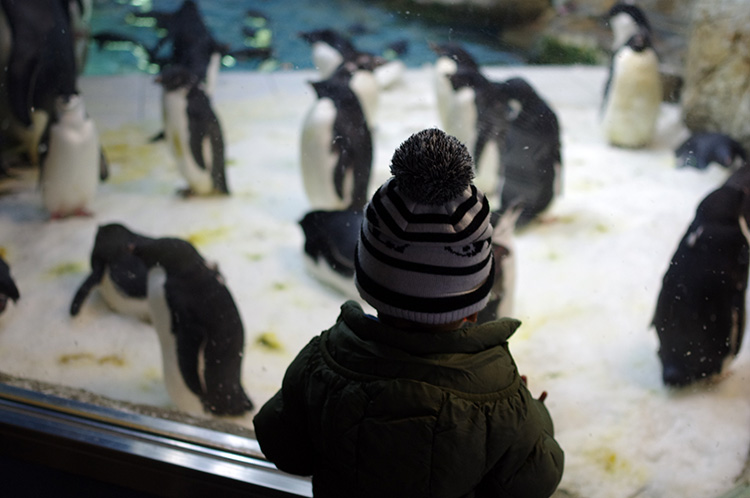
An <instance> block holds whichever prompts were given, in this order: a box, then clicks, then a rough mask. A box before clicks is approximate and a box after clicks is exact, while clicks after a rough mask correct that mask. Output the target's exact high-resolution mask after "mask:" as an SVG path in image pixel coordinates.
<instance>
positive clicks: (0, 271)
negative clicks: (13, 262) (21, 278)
mask: <svg viewBox="0 0 750 498" xmlns="http://www.w3.org/2000/svg"><path fill="white" fill-rule="evenodd" d="M20 298H21V294H20V293H19V292H18V287H16V283H15V282H14V281H13V277H12V276H11V274H10V266H8V263H6V262H5V260H4V259H3V258H2V257H0V314H2V313H3V312H4V311H5V308H7V307H8V301H9V300H12V301H13V302H14V303H15V302H17V301H18V300H19V299H20Z"/></svg>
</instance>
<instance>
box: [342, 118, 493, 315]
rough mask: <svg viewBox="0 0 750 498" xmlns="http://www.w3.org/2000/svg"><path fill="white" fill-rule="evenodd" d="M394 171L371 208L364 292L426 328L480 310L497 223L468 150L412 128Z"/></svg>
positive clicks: (359, 261)
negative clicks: (475, 182)
mask: <svg viewBox="0 0 750 498" xmlns="http://www.w3.org/2000/svg"><path fill="white" fill-rule="evenodd" d="M391 173H392V174H393V177H392V178H390V179H389V180H388V181H386V182H385V183H384V184H383V185H382V186H381V187H380V188H379V189H378V190H377V192H375V194H374V195H373V197H372V199H371V200H370V203H369V204H368V205H367V207H366V211H365V216H364V221H363V223H362V231H361V233H360V238H359V242H358V244H357V252H356V257H355V271H356V274H355V282H356V284H357V289H358V290H359V293H360V295H361V296H362V298H363V299H364V300H365V301H367V302H368V303H370V304H371V305H372V306H373V307H374V308H375V309H376V310H377V311H378V314H381V315H387V316H389V317H394V318H397V319H402V320H406V321H410V322H416V323H418V324H425V325H443V324H448V323H451V322H456V321H458V320H461V319H463V318H465V317H468V316H471V315H473V314H474V313H476V312H478V311H480V310H481V309H482V308H484V307H485V305H486V304H487V300H488V297H489V292H490V288H491V287H492V276H493V272H494V266H493V260H492V250H491V246H490V242H491V237H492V226H491V225H490V208H489V203H488V202H487V199H486V198H485V197H484V194H482V192H481V191H480V190H479V189H477V188H476V187H475V186H474V185H472V184H471V180H472V179H473V177H474V169H473V166H472V158H471V155H470V154H469V152H468V151H467V149H466V147H465V146H464V145H463V144H462V143H461V142H459V141H458V140H457V139H456V138H454V137H452V136H450V135H447V134H445V133H444V132H442V131H440V130H438V129H428V130H424V131H421V132H419V133H415V134H414V135H412V136H411V137H409V139H408V140H406V141H405V142H404V143H403V144H401V146H400V147H399V148H398V149H397V150H396V152H395V153H394V155H393V159H392V160H391Z"/></svg>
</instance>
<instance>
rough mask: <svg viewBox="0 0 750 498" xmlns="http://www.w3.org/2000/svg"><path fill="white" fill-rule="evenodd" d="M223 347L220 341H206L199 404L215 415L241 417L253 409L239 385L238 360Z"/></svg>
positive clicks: (238, 356)
mask: <svg viewBox="0 0 750 498" xmlns="http://www.w3.org/2000/svg"><path fill="white" fill-rule="evenodd" d="M226 346H227V343H224V344H222V341H206V344H205V347H204V351H203V355H204V358H205V373H204V379H205V385H206V390H205V393H204V398H203V404H204V406H205V407H206V408H207V409H208V410H209V411H210V412H211V413H213V414H215V415H242V414H243V413H245V412H247V411H250V410H252V409H253V407H254V405H253V402H252V401H250V398H249V397H248V396H247V394H246V393H245V391H244V389H243V388H242V384H241V383H240V375H241V369H242V356H241V355H240V354H232V355H229V354H227V348H226ZM240 349H241V348H240Z"/></svg>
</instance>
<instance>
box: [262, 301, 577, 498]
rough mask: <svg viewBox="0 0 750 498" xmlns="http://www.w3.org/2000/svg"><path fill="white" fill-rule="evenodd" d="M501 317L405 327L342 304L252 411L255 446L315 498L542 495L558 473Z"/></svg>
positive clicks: (557, 459) (509, 322)
mask: <svg viewBox="0 0 750 498" xmlns="http://www.w3.org/2000/svg"><path fill="white" fill-rule="evenodd" d="M519 324H520V322H518V321H517V320H513V319H509V318H506V319H503V320H499V321H496V322H490V323H486V324H484V325H480V326H472V325H467V326H464V327H462V328H460V329H458V330H455V331H451V332H429V333H427V332H407V331H403V330H399V329H395V328H392V327H389V326H387V325H384V324H382V323H381V322H379V321H378V320H377V319H375V318H373V317H371V316H368V315H366V314H365V313H364V312H363V311H362V308H361V307H360V306H359V305H358V304H357V303H355V302H353V301H349V302H347V303H345V304H344V305H343V306H342V307H341V315H340V316H339V319H338V321H337V323H336V325H334V326H333V327H332V328H331V329H329V330H327V331H326V332H323V333H322V334H321V335H320V336H318V337H315V338H313V339H312V340H311V341H310V343H309V344H308V345H307V346H305V348H304V349H302V351H301V352H300V353H299V355H298V356H297V357H296V358H295V360H294V361H293V362H292V363H291V365H290V366H289V368H288V369H287V372H286V375H285V376H284V381H283V384H282V387H281V390H280V391H279V392H278V393H277V394H276V395H275V396H274V397H273V398H271V399H270V400H269V401H268V403H266V404H265V405H264V406H263V407H262V408H261V410H260V412H259V413H258V414H257V415H256V417H255V419H254V423H255V431H256V436H257V438H258V442H259V444H260V447H261V449H262V450H263V453H264V454H265V455H266V457H267V458H268V459H269V460H271V461H272V462H274V463H275V464H276V466H277V467H278V468H280V469H282V470H284V471H287V472H290V473H293V474H300V475H312V476H313V493H314V495H315V496H316V497H342V498H343V497H346V498H367V497H373V498H374V497H377V498H386V497H388V498H393V497H405V498H406V497H408V498H419V497H477V498H478V497H493V498H497V497H518V498H534V497H546V496H549V495H551V494H552V492H553V491H554V490H555V488H556V487H557V484H558V483H559V482H560V478H561V477H562V472H563V451H562V449H561V448H560V446H558V444H557V442H556V441H555V439H554V438H553V428H552V419H551V418H550V416H549V413H548V412H547V409H546V408H545V406H544V405H543V404H542V403H541V402H540V401H538V400H536V399H534V398H533V397H532V396H531V394H530V393H529V391H528V389H526V386H525V385H524V383H523V382H522V381H521V377H520V375H519V373H518V370H517V369H516V365H515V363H514V362H513V358H512V357H511V355H510V352H509V350H508V344H507V340H508V338H509V337H510V336H511V335H512V334H513V332H514V331H515V330H516V328H518V326H519Z"/></svg>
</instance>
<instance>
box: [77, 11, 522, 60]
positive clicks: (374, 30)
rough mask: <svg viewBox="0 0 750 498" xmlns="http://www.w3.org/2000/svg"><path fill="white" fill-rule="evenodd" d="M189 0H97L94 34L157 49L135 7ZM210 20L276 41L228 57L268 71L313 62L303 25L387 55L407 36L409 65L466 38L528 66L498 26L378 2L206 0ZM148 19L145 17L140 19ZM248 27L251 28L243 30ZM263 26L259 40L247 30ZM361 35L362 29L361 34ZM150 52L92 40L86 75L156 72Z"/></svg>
mask: <svg viewBox="0 0 750 498" xmlns="http://www.w3.org/2000/svg"><path fill="white" fill-rule="evenodd" d="M182 1H183V0H96V1H95V2H94V15H93V18H92V32H93V33H98V32H102V31H109V32H115V33H119V34H122V35H127V36H130V37H133V38H135V39H137V40H139V41H141V42H143V43H145V45H146V46H148V47H152V46H154V44H155V43H156V41H157V40H158V39H159V38H158V34H157V32H156V30H155V29H154V28H153V27H152V26H149V25H148V21H147V20H142V19H141V20H138V19H136V18H135V17H134V16H133V15H132V14H131V13H132V12H147V11H150V10H152V9H156V10H160V11H167V12H171V11H174V10H176V9H177V8H179V7H180V5H182ZM198 5H199V8H200V10H201V13H202V14H203V17H204V20H205V22H206V24H207V26H208V28H209V30H211V32H212V33H213V35H214V37H215V38H216V39H217V40H219V41H220V42H222V43H227V44H229V45H230V47H231V48H232V49H241V48H245V47H248V46H252V45H253V44H260V45H264V44H266V43H270V46H271V48H272V50H273V56H272V58H271V59H269V60H267V61H264V62H261V61H259V60H248V61H238V60H233V59H231V58H227V59H225V69H239V70H265V71H271V70H276V69H280V68H281V69H306V68H312V63H311V61H310V49H309V47H308V45H307V44H306V43H305V42H303V41H302V40H300V39H299V37H298V36H297V34H298V33H299V32H300V31H309V30H313V29H322V28H334V29H337V30H339V31H342V32H346V33H350V32H351V30H352V28H353V27H356V31H355V33H358V34H353V35H351V36H352V41H353V43H354V44H355V46H356V47H357V48H358V49H359V50H365V51H369V52H373V53H378V54H383V53H384V52H385V51H386V49H387V47H388V45H390V44H392V43H394V42H397V41H401V40H405V41H406V42H407V43H408V50H407V52H406V54H404V55H402V56H401V57H400V58H401V59H402V60H403V61H404V62H405V63H406V65H407V66H410V67H417V66H421V65H423V64H425V63H431V62H433V61H434V59H435V55H434V54H433V53H432V51H430V49H429V46H428V42H435V43H442V42H446V41H449V40H450V41H458V42H461V43H462V44H464V46H465V47H466V48H467V49H468V50H469V51H470V52H471V53H472V54H473V55H474V57H475V58H476V59H477V61H478V62H480V63H481V64H492V65H518V64H523V60H522V58H521V57H520V56H518V55H516V54H513V53H510V52H508V51H504V50H503V49H501V48H499V47H498V44H497V41H496V40H497V32H495V31H493V30H475V29H471V28H467V27H448V26H444V25H438V24H435V23H431V22H428V21H426V20H424V19H423V18H422V17H420V16H419V15H416V14H413V13H411V12H406V11H401V12H395V11H388V10H385V9H384V8H382V7H381V6H379V5H378V4H377V3H375V4H373V3H371V2H364V1H351V0H350V1H343V0H318V1H314V2H313V1H305V0H256V1H248V0H203V1H200V0H198ZM248 11H258V12H261V13H263V15H264V17H265V18H267V22H265V25H264V24H263V20H262V19H259V18H258V17H254V18H253V17H251V16H248V15H246V14H247V12H248ZM136 21H140V22H136ZM243 28H244V29H243ZM249 29H253V30H254V31H255V38H249V37H248V36H246V34H245V32H246V31H248V30H249ZM360 33H361V34H360ZM154 70H155V69H154V68H149V66H148V64H147V61H146V58H145V54H143V53H139V51H138V50H133V46H132V45H130V44H122V45H120V46H118V47H117V49H115V50H112V49H105V50H100V49H98V48H97V47H96V45H95V44H94V43H93V42H92V45H91V47H90V50H89V56H88V61H87V64H86V70H85V72H86V74H92V75H95V74H122V73H130V72H138V71H151V72H153V71H154Z"/></svg>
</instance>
